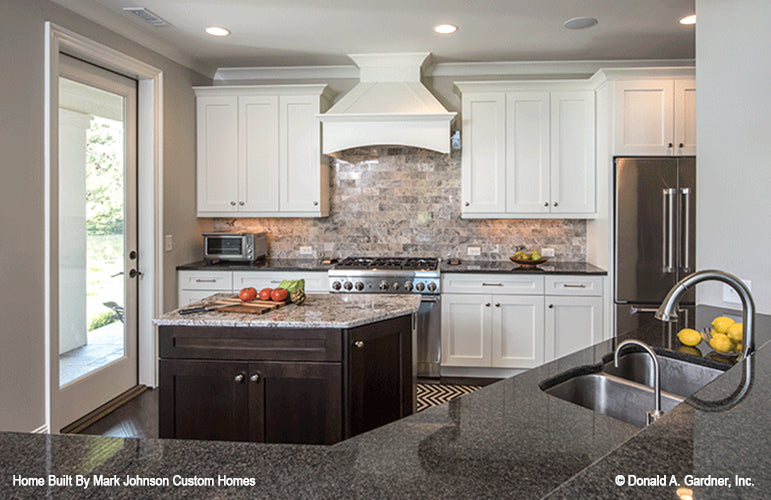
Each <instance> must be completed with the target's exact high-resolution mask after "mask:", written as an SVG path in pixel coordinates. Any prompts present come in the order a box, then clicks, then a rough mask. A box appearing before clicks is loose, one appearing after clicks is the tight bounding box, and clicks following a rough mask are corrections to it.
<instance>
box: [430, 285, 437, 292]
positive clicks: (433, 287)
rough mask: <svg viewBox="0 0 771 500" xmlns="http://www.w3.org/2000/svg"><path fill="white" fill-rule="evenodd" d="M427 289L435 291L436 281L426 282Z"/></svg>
mask: <svg viewBox="0 0 771 500" xmlns="http://www.w3.org/2000/svg"><path fill="white" fill-rule="evenodd" d="M428 291H429V292H435V291H436V283H429V284H428Z"/></svg>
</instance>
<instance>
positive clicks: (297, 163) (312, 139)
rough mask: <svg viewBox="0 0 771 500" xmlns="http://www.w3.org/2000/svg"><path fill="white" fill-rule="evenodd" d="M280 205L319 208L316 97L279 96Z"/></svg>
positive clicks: (295, 209) (287, 208)
mask: <svg viewBox="0 0 771 500" xmlns="http://www.w3.org/2000/svg"><path fill="white" fill-rule="evenodd" d="M279 108H280V109H279V111H280V116H279V123H280V133H279V135H280V138H279V142H280V153H279V158H280V179H281V180H280V183H281V196H280V200H279V206H280V207H281V210H282V211H287V212H318V211H319V210H320V196H321V150H320V146H319V144H320V140H321V128H320V124H319V123H320V122H319V120H318V118H316V114H317V113H318V112H319V98H318V97H314V96H281V97H279Z"/></svg>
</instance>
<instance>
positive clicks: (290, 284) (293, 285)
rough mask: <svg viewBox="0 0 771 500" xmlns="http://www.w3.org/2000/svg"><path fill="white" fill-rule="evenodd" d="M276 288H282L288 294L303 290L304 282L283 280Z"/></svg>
mask: <svg viewBox="0 0 771 500" xmlns="http://www.w3.org/2000/svg"><path fill="white" fill-rule="evenodd" d="M278 287H279V288H283V289H284V290H286V291H287V292H289V293H292V292H293V291H295V290H305V280H284V281H282V282H281V283H280V284H279V285H278Z"/></svg>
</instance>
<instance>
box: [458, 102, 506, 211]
mask: <svg viewBox="0 0 771 500" xmlns="http://www.w3.org/2000/svg"><path fill="white" fill-rule="evenodd" d="M505 120H506V95H505V94H504V93H500V92H498V93H480V94H470V95H464V97H463V151H462V168H461V186H462V198H463V199H462V200H461V201H462V207H461V211H462V212H463V213H486V212H490V213H503V212H504V211H505V210H506V198H505V197H506V144H505V141H506V133H505V131H506V126H505Z"/></svg>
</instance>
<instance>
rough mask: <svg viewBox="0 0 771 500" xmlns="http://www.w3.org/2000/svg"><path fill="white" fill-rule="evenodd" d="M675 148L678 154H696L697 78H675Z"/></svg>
mask: <svg viewBox="0 0 771 500" xmlns="http://www.w3.org/2000/svg"><path fill="white" fill-rule="evenodd" d="M681 144H682V146H681ZM675 148H676V151H677V155H678V156H692V155H695V154H696V80H675Z"/></svg>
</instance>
